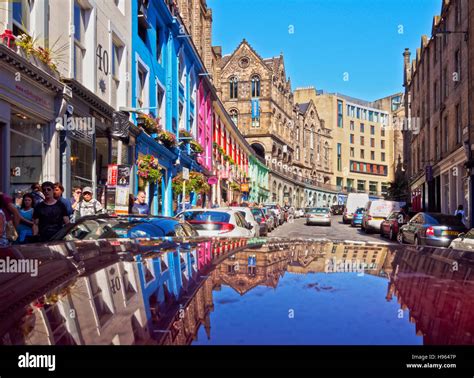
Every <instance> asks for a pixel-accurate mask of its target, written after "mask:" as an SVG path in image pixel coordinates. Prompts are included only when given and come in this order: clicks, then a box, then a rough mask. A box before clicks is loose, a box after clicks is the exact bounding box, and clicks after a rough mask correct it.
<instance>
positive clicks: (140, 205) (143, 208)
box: [132, 190, 150, 215]
mask: <svg viewBox="0 0 474 378" xmlns="http://www.w3.org/2000/svg"><path fill="white" fill-rule="evenodd" d="M132 214H139V215H149V214H150V207H149V206H148V205H147V203H146V193H145V192H144V191H143V190H140V191H139V192H138V194H137V199H136V200H135V202H134V204H133V207H132Z"/></svg>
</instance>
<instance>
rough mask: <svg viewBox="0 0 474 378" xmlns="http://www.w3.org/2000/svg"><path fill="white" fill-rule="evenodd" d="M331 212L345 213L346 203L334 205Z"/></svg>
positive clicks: (336, 213) (333, 213)
mask: <svg viewBox="0 0 474 378" xmlns="http://www.w3.org/2000/svg"><path fill="white" fill-rule="evenodd" d="M331 213H332V215H342V214H343V213H344V205H332V206H331Z"/></svg>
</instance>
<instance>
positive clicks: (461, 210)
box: [454, 205, 464, 221]
mask: <svg viewBox="0 0 474 378" xmlns="http://www.w3.org/2000/svg"><path fill="white" fill-rule="evenodd" d="M454 215H455V216H457V217H458V218H459V219H460V220H461V221H463V220H464V206H463V205H459V206H458V208H457V209H456V211H455V212H454Z"/></svg>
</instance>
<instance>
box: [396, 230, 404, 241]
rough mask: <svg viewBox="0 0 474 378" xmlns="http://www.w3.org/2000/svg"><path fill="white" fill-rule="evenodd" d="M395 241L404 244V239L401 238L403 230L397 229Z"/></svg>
mask: <svg viewBox="0 0 474 378" xmlns="http://www.w3.org/2000/svg"><path fill="white" fill-rule="evenodd" d="M397 242H398V243H399V244H404V243H405V239H404V238H403V232H401V231H399V232H398V234H397Z"/></svg>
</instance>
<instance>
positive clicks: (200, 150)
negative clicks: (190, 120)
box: [190, 139, 204, 154]
mask: <svg viewBox="0 0 474 378" xmlns="http://www.w3.org/2000/svg"><path fill="white" fill-rule="evenodd" d="M190 146H191V151H192V152H194V153H195V154H202V153H203V152H204V148H202V146H201V145H200V144H199V143H198V142H196V141H195V140H194V139H193V140H192V141H191V143H190Z"/></svg>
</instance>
